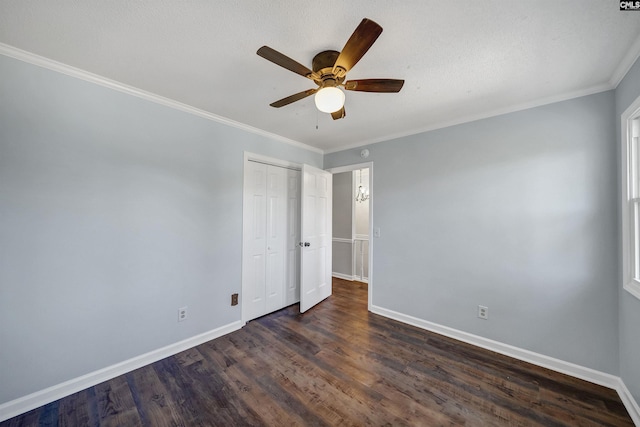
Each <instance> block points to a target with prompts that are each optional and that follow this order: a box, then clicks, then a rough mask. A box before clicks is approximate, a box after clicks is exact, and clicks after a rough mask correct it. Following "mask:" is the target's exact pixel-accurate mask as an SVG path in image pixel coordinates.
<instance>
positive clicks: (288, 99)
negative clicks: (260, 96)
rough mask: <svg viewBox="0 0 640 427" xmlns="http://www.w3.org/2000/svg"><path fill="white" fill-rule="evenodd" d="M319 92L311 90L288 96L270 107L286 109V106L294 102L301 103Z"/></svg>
mask: <svg viewBox="0 0 640 427" xmlns="http://www.w3.org/2000/svg"><path fill="white" fill-rule="evenodd" d="M317 91H318V89H309V90H305V91H304V92H298V93H296V94H294V95H291V96H287V97H286V98H282V99H280V100H279V101H276V102H272V103H271V104H269V105H271V106H272V107H275V108H280V107H284V106H285V105H289V104H291V103H292V102H296V101H300V100H301V99H303V98H306V97H307V96H309V95H313V94H314V93H316V92H317Z"/></svg>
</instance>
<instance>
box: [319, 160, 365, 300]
mask: <svg viewBox="0 0 640 427" xmlns="http://www.w3.org/2000/svg"><path fill="white" fill-rule="evenodd" d="M329 171H330V172H331V173H332V174H333V236H332V245H333V260H332V261H333V262H332V265H333V268H332V275H333V277H335V278H337V279H340V280H341V281H349V282H363V283H365V284H367V286H366V287H367V289H368V304H367V305H368V309H370V308H371V304H372V295H373V268H372V259H373V254H372V252H373V245H372V241H371V236H372V229H373V227H372V224H373V209H372V200H373V189H372V183H373V179H372V175H373V173H372V172H373V163H371V162H369V163H361V164H355V165H349V166H343V167H339V168H333V169H330V170H329Z"/></svg>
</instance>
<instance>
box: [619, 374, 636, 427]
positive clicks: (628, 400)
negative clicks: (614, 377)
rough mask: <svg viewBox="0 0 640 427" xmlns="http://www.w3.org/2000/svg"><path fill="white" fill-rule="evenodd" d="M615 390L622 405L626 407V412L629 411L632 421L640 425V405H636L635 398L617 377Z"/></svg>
mask: <svg viewBox="0 0 640 427" xmlns="http://www.w3.org/2000/svg"><path fill="white" fill-rule="evenodd" d="M616 391H617V392H618V395H619V396H620V400H622V403H623V404H624V407H625V408H627V412H629V416H630V417H631V419H632V420H633V423H634V424H635V425H637V426H640V406H638V402H636V400H635V399H634V398H633V396H632V395H631V392H630V391H629V389H628V388H627V386H626V385H625V384H624V381H622V379H621V378H619V381H618V386H617V387H616Z"/></svg>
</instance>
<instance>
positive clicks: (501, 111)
mask: <svg viewBox="0 0 640 427" xmlns="http://www.w3.org/2000/svg"><path fill="white" fill-rule="evenodd" d="M611 89H614V87H613V86H611V85H610V84H609V83H605V84H600V85H596V86H592V87H590V88H586V89H583V90H578V91H575V92H569V93H565V94H561V95H554V96H550V97H548V98H542V99H538V100H534V101H531V102H525V103H522V104H518V105H512V106H508V107H504V108H497V109H495V110H492V111H487V112H481V113H477V114H469V115H467V116H462V117H459V118H456V119H452V120H444V121H442V122H438V123H434V124H431V125H429V126H425V127H423V128H418V129H412V130H409V131H405V132H398V133H396V134H388V135H385V136H383V137H379V138H371V139H365V140H362V141H359V142H356V143H353V144H348V145H342V146H340V147H336V148H327V149H325V150H324V154H325V155H326V154H331V153H336V152H339V151H345V150H351V149H354V148H360V147H363V146H365V145H369V144H376V143H378V142H386V141H392V140H394V139H398V138H403V137H407V136H412V135H418V134H421V133H425V132H429V131H433V130H437V129H443V128H447V127H450V126H456V125H461V124H465V123H469V122H474V121H476V120H482V119H489V118H491V117H497V116H502V115H505V114H510V113H515V112H518V111H523V110H528V109H530V108H536V107H541V106H543V105H549V104H555V103H557V102H562V101H568V100H570V99H574V98H580V97H583V96H587V95H593V94H596V93H600V92H606V91H608V90H611ZM369 150H370V151H373V149H372V148H371V147H369Z"/></svg>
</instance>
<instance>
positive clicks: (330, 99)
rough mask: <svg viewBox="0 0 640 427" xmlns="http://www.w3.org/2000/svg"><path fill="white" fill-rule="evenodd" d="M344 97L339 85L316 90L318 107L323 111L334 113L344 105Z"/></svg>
mask: <svg viewBox="0 0 640 427" xmlns="http://www.w3.org/2000/svg"><path fill="white" fill-rule="evenodd" d="M344 98H345V97H344V92H343V91H341V90H340V89H338V88H337V87H324V88H322V89H320V90H319V91H317V92H316V96H315V101H316V107H317V108H318V110H320V111H322V112H323V113H334V112H336V111H338V110H340V109H341V108H342V107H343V106H344Z"/></svg>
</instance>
